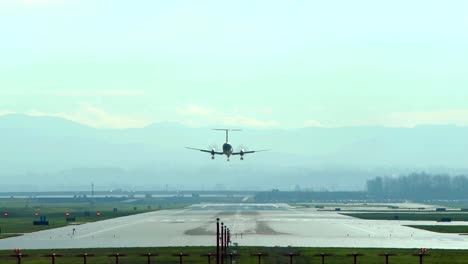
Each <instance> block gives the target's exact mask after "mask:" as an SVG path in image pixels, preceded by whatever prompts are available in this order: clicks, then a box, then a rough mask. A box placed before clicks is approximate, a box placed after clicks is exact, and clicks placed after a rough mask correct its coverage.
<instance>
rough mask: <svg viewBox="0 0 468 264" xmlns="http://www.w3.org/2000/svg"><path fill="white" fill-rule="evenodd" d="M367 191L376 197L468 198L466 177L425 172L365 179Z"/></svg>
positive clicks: (467, 180) (417, 198)
mask: <svg viewBox="0 0 468 264" xmlns="http://www.w3.org/2000/svg"><path fill="white" fill-rule="evenodd" d="M367 191H368V194H369V196H370V197H372V198H376V199H387V198H389V199H414V200H421V199H443V200H445V199H468V178H467V177H465V176H453V177H451V176H448V175H437V174H427V173H412V174H409V175H406V176H400V177H396V178H395V177H376V178H374V179H371V180H368V181H367Z"/></svg>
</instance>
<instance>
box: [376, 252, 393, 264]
mask: <svg viewBox="0 0 468 264" xmlns="http://www.w3.org/2000/svg"><path fill="white" fill-rule="evenodd" d="M379 256H383V257H385V264H388V257H390V256H396V254H392V253H383V254H379Z"/></svg>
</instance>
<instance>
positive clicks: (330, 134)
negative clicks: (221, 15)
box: [0, 115, 468, 190]
mask: <svg viewBox="0 0 468 264" xmlns="http://www.w3.org/2000/svg"><path fill="white" fill-rule="evenodd" d="M0 133H1V136H0V168H1V169H0V178H1V179H2V180H3V184H2V185H4V186H6V187H5V188H12V189H15V190H16V189H18V188H26V189H34V190H37V189H41V188H52V187H53V188H57V187H58V186H60V188H69V187H73V186H79V188H87V186H88V185H90V184H91V182H94V183H95V184H96V187H97V188H99V186H101V188H115V187H125V188H138V189H144V188H148V189H158V188H161V189H162V188H172V189H176V188H178V189H191V188H192V189H213V188H226V189H263V190H265V189H271V188H279V189H284V190H290V189H296V188H302V189H315V190H323V189H329V190H356V189H362V188H364V185H365V180H366V179H368V178H371V177H375V176H380V175H394V174H401V173H409V172H413V171H423V170H424V171H427V172H431V171H435V172H439V173H440V172H442V173H451V174H457V173H464V172H465V171H468V170H465V168H468V166H467V164H468V155H467V151H466V150H467V147H468V127H457V126H420V127H416V128H387V127H343V128H321V127H311V128H302V129H295V130H281V129H245V130H244V131H242V132H232V133H231V137H230V141H231V142H232V144H233V146H234V147H235V148H238V147H239V146H244V147H248V149H272V151H270V152H263V153H257V154H252V155H246V157H245V158H246V159H245V160H244V161H240V160H238V158H237V157H235V158H233V159H232V160H231V161H230V162H227V161H226V159H225V157H217V159H216V160H214V161H212V160H210V156H209V155H208V154H204V153H201V152H197V151H191V150H187V149H185V148H184V147H186V146H191V147H197V148H211V147H212V146H213V145H217V146H218V148H220V147H221V145H222V143H223V142H224V134H223V133H222V132H218V131H212V130H210V129H209V128H191V127H186V126H182V125H179V124H175V123H156V124H152V125H150V126H148V127H145V128H138V129H119V130H111V129H94V128H90V127H87V126H83V125H81V124H77V123H74V122H71V121H68V120H64V119H60V118H51V117H30V116H24V115H6V116H1V117H0ZM168 186H169V187H168Z"/></svg>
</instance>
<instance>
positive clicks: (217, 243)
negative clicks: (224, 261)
mask: <svg viewBox="0 0 468 264" xmlns="http://www.w3.org/2000/svg"><path fill="white" fill-rule="evenodd" d="M216 264H219V218H216Z"/></svg>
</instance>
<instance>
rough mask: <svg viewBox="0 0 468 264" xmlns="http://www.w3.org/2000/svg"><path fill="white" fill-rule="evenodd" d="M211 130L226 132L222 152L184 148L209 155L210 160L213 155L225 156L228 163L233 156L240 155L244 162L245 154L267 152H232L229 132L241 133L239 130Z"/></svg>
mask: <svg viewBox="0 0 468 264" xmlns="http://www.w3.org/2000/svg"><path fill="white" fill-rule="evenodd" d="M213 130H218V131H225V132H226V143H224V144H223V151H222V152H221V151H216V149H215V148H212V149H211V150H206V149H198V148H191V147H186V148H188V149H193V150H198V151H201V152H207V153H210V154H211V159H212V160H214V159H215V155H226V156H227V161H229V159H230V157H231V156H235V155H240V159H241V160H244V155H245V154H251V153H255V152H260V151H268V149H263V150H244V149H241V150H240V151H239V152H234V149H233V147H232V145H231V143H229V131H242V130H241V129H226V128H216V129H213Z"/></svg>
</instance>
